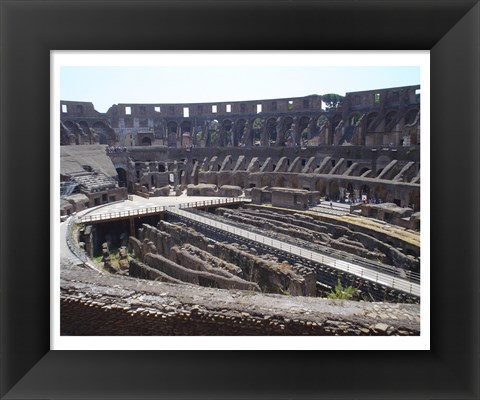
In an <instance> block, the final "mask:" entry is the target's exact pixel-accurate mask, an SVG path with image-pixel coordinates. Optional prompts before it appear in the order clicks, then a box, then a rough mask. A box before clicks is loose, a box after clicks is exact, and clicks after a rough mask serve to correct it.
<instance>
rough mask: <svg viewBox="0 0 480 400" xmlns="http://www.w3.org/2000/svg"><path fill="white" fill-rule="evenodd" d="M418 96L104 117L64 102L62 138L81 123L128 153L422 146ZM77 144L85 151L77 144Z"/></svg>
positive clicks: (153, 108)
mask: <svg viewBox="0 0 480 400" xmlns="http://www.w3.org/2000/svg"><path fill="white" fill-rule="evenodd" d="M419 88H420V86H419V85H415V86H405V87H399V88H388V89H378V90H370V91H365V92H354V93H347V94H346V96H345V98H344V99H343V100H342V101H341V102H339V103H338V104H335V105H331V107H329V108H326V109H325V108H323V105H322V97H321V96H319V95H310V96H304V97H296V98H283V99H266V100H265V99H262V100H253V101H239V102H215V103H195V104H191V103H189V104H187V103H184V104H116V105H113V106H112V107H111V108H110V109H109V110H108V111H107V112H106V113H104V114H100V113H96V112H95V111H94V110H93V105H92V104H91V103H82V102H66V101H61V102H60V107H61V119H62V124H63V135H64V136H69V135H70V136H74V137H75V134H76V133H77V132H75V129H73V128H74V126H75V124H79V123H80V122H81V123H82V124H83V126H82V127H81V128H80V129H81V130H83V131H88V130H89V129H91V128H92V127H93V129H95V130H96V131H98V136H99V139H100V143H102V140H104V141H105V140H106V139H105V137H104V136H105V133H106V132H107V133H108V130H109V129H110V130H112V131H114V133H115V135H116V137H117V139H118V140H117V143H116V145H120V146H128V147H130V146H150V145H152V144H153V145H162V146H167V147H183V148H191V147H217V146H219V147H250V146H262V147H270V146H300V145H302V146H304V145H312V146H317V145H324V144H326V145H343V144H351V145H361V146H364V145H387V146H388V145H390V144H392V145H394V146H410V145H411V144H419V143H420V141H419V125H420V121H419V109H420V98H419V95H418V94H417V91H418V90H419ZM79 110H80V111H79ZM95 113H96V114H97V115H95ZM77 130H78V129H77ZM80 136H81V135H80ZM77 137H79V136H78V135H77ZM107 140H110V138H108V139H107ZM74 141H75V139H74ZM62 144H75V143H69V142H68V141H67V142H63V141H62ZM76 144H82V143H81V142H80V141H79V140H78V139H77V143H76ZM109 144H110V143H109Z"/></svg>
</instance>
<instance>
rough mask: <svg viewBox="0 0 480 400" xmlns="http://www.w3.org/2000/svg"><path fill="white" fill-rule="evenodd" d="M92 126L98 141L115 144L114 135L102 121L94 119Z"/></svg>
mask: <svg viewBox="0 0 480 400" xmlns="http://www.w3.org/2000/svg"><path fill="white" fill-rule="evenodd" d="M92 128H93V129H94V131H95V134H96V135H98V141H99V143H100V144H108V145H114V144H115V137H114V136H113V135H112V132H111V131H110V129H109V127H108V126H107V125H106V124H105V123H104V122H102V121H96V122H94V123H93V125H92Z"/></svg>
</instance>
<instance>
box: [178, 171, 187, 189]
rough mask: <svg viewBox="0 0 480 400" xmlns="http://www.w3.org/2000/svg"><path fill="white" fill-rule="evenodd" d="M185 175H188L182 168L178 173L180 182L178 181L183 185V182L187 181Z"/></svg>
mask: <svg viewBox="0 0 480 400" xmlns="http://www.w3.org/2000/svg"><path fill="white" fill-rule="evenodd" d="M185 175H186V174H185V170H183V169H182V170H181V171H180V173H179V174H178V179H179V182H178V183H179V184H180V185H183V184H185V183H186V182H185Z"/></svg>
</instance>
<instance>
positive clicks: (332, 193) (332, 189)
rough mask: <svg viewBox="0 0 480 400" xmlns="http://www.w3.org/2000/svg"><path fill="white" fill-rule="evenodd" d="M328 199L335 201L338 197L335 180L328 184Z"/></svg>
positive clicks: (338, 192)
mask: <svg viewBox="0 0 480 400" xmlns="http://www.w3.org/2000/svg"><path fill="white" fill-rule="evenodd" d="M327 187H328V193H327V194H328V197H329V198H330V200H337V199H338V198H339V197H340V187H339V185H338V182H337V181H336V180H335V179H332V180H331V181H330V182H329V183H328V186H327Z"/></svg>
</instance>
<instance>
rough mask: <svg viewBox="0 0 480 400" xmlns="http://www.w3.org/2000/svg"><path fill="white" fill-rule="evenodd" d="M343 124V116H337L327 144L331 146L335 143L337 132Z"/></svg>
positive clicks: (333, 119)
mask: <svg viewBox="0 0 480 400" xmlns="http://www.w3.org/2000/svg"><path fill="white" fill-rule="evenodd" d="M341 123H342V115H341V114H336V115H334V117H333V118H332V128H331V129H330V132H329V133H328V138H327V144H328V145H331V144H334V142H335V139H334V138H335V131H336V130H337V129H339V128H340V124H341Z"/></svg>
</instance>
